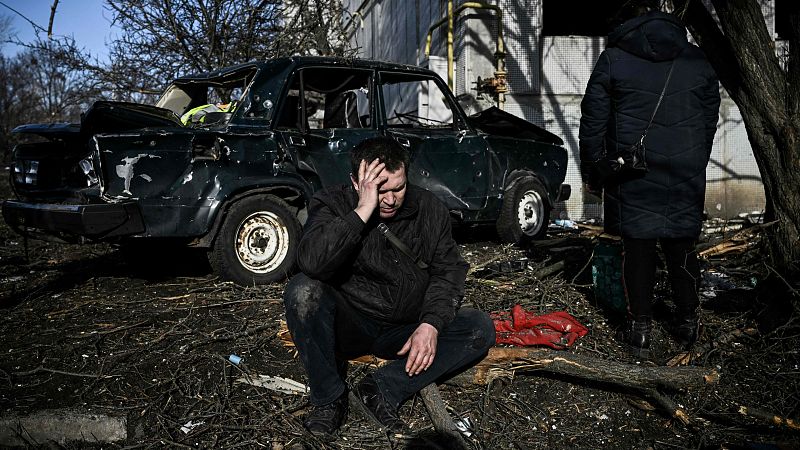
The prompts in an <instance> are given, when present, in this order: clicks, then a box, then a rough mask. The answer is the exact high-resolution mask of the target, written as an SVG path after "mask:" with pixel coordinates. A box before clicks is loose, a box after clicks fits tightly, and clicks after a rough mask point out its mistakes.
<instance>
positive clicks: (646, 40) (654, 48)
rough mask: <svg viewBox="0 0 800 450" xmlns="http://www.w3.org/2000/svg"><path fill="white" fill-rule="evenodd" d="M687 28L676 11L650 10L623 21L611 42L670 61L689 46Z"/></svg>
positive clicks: (613, 44) (647, 57)
mask: <svg viewBox="0 0 800 450" xmlns="http://www.w3.org/2000/svg"><path fill="white" fill-rule="evenodd" d="M688 45H689V42H688V41H687V40H686V28H685V27H684V26H683V24H682V23H681V22H680V21H679V20H678V19H677V18H676V17H675V16H673V15H672V14H666V13H663V12H661V11H650V12H648V13H647V14H645V15H643V16H639V17H635V18H633V19H631V20H628V21H627V22H625V23H623V24H622V25H620V26H619V27H617V28H616V29H615V30H614V31H612V32H611V33H610V34H609V35H608V46H609V47H618V48H620V49H622V50H625V51H626V52H628V53H632V54H634V55H636V56H639V57H641V58H644V59H647V60H650V61H669V60H672V59H675V57H676V56H677V55H678V54H679V53H680V52H681V51H682V50H683V49H684V48H686V47H687V46H688Z"/></svg>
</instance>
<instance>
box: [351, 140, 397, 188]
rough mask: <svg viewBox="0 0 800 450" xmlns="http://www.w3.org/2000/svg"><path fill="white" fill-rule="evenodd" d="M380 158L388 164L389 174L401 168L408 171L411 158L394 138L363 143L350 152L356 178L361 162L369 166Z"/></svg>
mask: <svg viewBox="0 0 800 450" xmlns="http://www.w3.org/2000/svg"><path fill="white" fill-rule="evenodd" d="M375 158H378V159H379V160H380V161H381V162H382V163H384V164H386V169H387V170H388V171H389V172H396V171H398V170H400V168H401V167H402V168H405V169H408V164H409V156H408V152H407V151H406V149H404V148H403V147H402V146H401V145H400V144H398V143H397V141H395V140H394V139H392V138H389V137H385V136H380V137H374V138H369V139H365V140H363V141H361V142H360V143H359V144H358V145H356V146H355V148H353V151H352V152H350V166H351V170H352V173H353V177H354V178H358V166H359V164H361V160H365V161H366V162H367V164H369V163H371V162H372V161H373V160H374V159H375Z"/></svg>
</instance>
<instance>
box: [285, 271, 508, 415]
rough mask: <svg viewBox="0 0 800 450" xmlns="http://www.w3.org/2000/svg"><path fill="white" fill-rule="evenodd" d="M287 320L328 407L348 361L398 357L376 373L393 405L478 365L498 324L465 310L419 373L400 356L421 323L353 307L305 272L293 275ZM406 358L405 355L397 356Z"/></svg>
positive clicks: (315, 392) (340, 388)
mask: <svg viewBox="0 0 800 450" xmlns="http://www.w3.org/2000/svg"><path fill="white" fill-rule="evenodd" d="M283 301H284V304H285V306H286V324H287V326H288V327H289V331H290V332H291V333H292V338H293V340H294V344H295V346H296V347H297V351H298V353H299V355H300V361H301V362H302V363H303V366H304V367H305V369H306V374H307V375H308V382H309V387H310V390H311V403H312V404H313V405H324V404H327V403H330V402H332V401H333V400H336V399H337V398H338V397H339V396H340V395H342V393H343V392H344V391H345V387H346V386H345V382H344V380H343V378H342V375H341V371H340V369H341V368H342V367H343V364H344V363H346V361H347V360H348V359H352V358H355V357H358V356H362V355H375V356H377V357H379V358H383V359H393V360H394V361H391V362H390V363H388V364H386V365H385V366H383V367H381V368H379V369H378V370H376V371H375V373H374V374H373V376H374V377H375V381H376V382H377V384H378V387H379V388H380V389H381V393H382V394H383V396H384V398H385V399H386V401H387V403H388V404H389V405H391V406H392V407H395V408H397V407H399V405H400V404H401V403H402V402H403V401H404V400H406V399H408V398H410V397H411V396H413V395H414V394H415V393H417V392H419V391H420V390H421V389H422V388H424V387H425V386H427V385H428V384H430V383H433V382H436V381H442V380H446V379H447V378H449V377H452V376H453V375H456V374H458V373H459V372H461V371H463V370H466V369H468V368H469V367H471V366H472V365H474V364H476V363H478V362H479V361H480V360H481V359H482V358H483V357H484V356H485V355H486V353H487V352H488V351H489V348H490V347H491V346H492V345H494V342H495V332H494V324H493V322H492V320H491V319H490V318H489V316H488V314H486V313H484V312H482V311H478V310H476V309H472V308H461V309H460V310H459V311H458V313H457V314H456V317H455V319H454V320H453V321H452V322H451V323H450V324H448V325H447V327H446V328H445V329H444V331H442V332H440V333H439V336H438V342H437V348H436V357H435V358H434V361H433V364H431V366H430V367H429V368H428V370H425V371H423V372H421V373H420V374H419V375H414V376H409V375H408V374H407V373H406V371H405V364H406V358H405V356H403V357H402V358H401V357H400V356H398V355H397V352H398V351H400V349H401V348H402V347H403V345H404V344H405V343H406V341H407V340H408V338H409V336H411V334H412V333H413V332H414V330H416V329H417V327H418V326H419V324H417V323H413V324H393V323H386V322H381V321H378V320H375V319H372V318H368V317H365V316H364V315H363V314H360V313H358V312H356V311H354V310H353V309H352V308H351V307H349V306H348V305H347V304H346V303H345V301H344V300H343V299H342V297H341V295H340V294H339V292H338V291H336V289H334V288H333V287H332V286H330V285H328V284H325V283H323V282H320V281H317V280H313V279H311V278H309V277H308V276H306V275H304V274H302V273H301V274H298V275H295V276H294V277H292V279H291V280H290V281H289V284H288V285H287V286H286V290H285V292H284V294H283ZM397 358H401V359H397Z"/></svg>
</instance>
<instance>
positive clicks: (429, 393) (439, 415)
mask: <svg viewBox="0 0 800 450" xmlns="http://www.w3.org/2000/svg"><path fill="white" fill-rule="evenodd" d="M419 395H420V397H422V402H423V403H425V409H427V410H428V415H429V416H430V418H431V422H433V428H434V429H435V430H436V432H437V433H439V434H440V435H442V436H447V437H448V438H450V439H451V442H450V447H448V448H454V449H468V448H470V446H469V445H468V444H467V442H466V441H465V440H464V438H463V437H462V436H461V433H460V432H459V431H458V429H457V428H456V425H455V423H453V418H452V417H450V414H449V413H448V412H447V408H446V407H445V405H444V402H443V401H442V396H441V395H439V388H437V387H436V384H429V385H427V386H425V387H424V388H423V389H422V390H421V391H419Z"/></svg>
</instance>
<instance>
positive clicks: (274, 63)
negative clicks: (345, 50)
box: [175, 56, 435, 83]
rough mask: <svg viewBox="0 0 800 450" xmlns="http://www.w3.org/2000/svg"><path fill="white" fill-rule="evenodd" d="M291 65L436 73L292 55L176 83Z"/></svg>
mask: <svg viewBox="0 0 800 450" xmlns="http://www.w3.org/2000/svg"><path fill="white" fill-rule="evenodd" d="M290 66H295V67H304V66H315V67H318V66H330V67H351V68H357V69H379V70H380V69H384V70H397V71H401V72H407V73H419V74H424V75H435V73H434V72H433V71H431V70H428V69H425V68H422V67H419V66H412V65H409V64H398V63H393V62H388V61H377V60H370V59H358V58H341V57H328V56H291V57H285V58H275V59H269V60H266V61H253V62H247V63H242V64H236V65H233V66H228V67H224V68H221V69H218V70H214V71H210V72H202V73H196V74H192V75H185V76H181V77H178V78H176V79H175V82H176V83H186V82H199V81H206V80H213V79H219V78H227V77H229V76H231V75H234V74H238V73H240V72H243V71H248V70H253V69H260V68H265V67H272V68H275V69H279V68H281V67H285V68H288V67H290Z"/></svg>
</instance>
